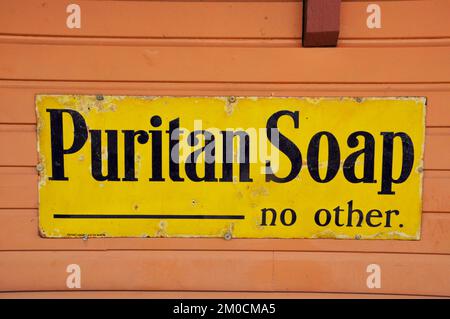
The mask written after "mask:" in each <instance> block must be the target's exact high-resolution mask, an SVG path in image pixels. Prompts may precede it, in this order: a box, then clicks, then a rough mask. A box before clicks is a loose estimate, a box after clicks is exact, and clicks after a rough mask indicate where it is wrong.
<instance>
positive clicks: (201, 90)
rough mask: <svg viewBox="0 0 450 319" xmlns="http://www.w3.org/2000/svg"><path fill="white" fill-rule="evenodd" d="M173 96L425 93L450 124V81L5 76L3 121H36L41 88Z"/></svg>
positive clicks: (430, 117)
mask: <svg viewBox="0 0 450 319" xmlns="http://www.w3.org/2000/svg"><path fill="white" fill-rule="evenodd" d="M42 93H44V94H99V93H101V94H104V95H149V94H151V95H163V96H166V95H169V96H170V95H172V96H200V95H205V96H214V95H215V96H224V95H225V96H227V95H236V96H298V97H302V96H319V97H320V96H331V97H333V96H368V97H370V96H423V97H426V98H427V114H426V125H427V127H432V126H450V104H449V101H450V85H448V84H440V85H436V84H428V85H417V84H409V85H398V84H397V85H386V84H376V85H364V84H358V85H355V84H353V85H345V84H344V85H338V84H322V85H319V84H317V85H311V84H240V83H236V84H207V83H197V84H196V83H191V84H189V83H185V84H179V83H141V84H135V83H105V82H100V83H89V82H84V83H83V82H82V83H80V82H62V83H48V82H39V81H37V82H34V81H33V82H22V81H0V124H33V123H34V124H35V123H36V109H35V108H36V107H35V95H36V94H42Z"/></svg>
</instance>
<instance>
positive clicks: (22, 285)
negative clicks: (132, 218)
mask: <svg viewBox="0 0 450 319" xmlns="http://www.w3.org/2000/svg"><path fill="white" fill-rule="evenodd" d="M69 3H77V4H79V5H80V6H81V21H82V22H81V29H68V28H67V27H66V17H67V15H68V14H67V13H66V6H67V5H68V4H69ZM369 3H377V4H379V5H380V6H381V9H382V28H381V29H368V28H367V27H366V18H367V16H368V14H367V13H366V8H367V5H368V4H369ZM449 13H450V1H448V0H414V1H413V0H401V1H400V0H399V1H388V0H384V1H381V0H380V1H364V0H347V1H346V0H343V2H342V9H341V34H340V39H339V43H338V45H339V47H338V48H314V49H306V48H300V45H301V39H300V37H301V16H302V15H301V2H300V1H296V2H289V1H282V0H277V1H275V0H274V1H254V2H250V1H234V2H230V1H180V2H175V1H170V2H162V1H161V2H160V1H112V0H105V1H94V0H90V1H88V0H73V1H70V2H69V1H63V0H59V1H57V0H20V1H19V0H14V1H13V0H9V1H8V0H0V154H1V156H0V297H23V296H26V297H37V296H39V297H42V296H51V297H55V296H57V297H60V296H61V297H92V296H96V297H98V296H106V297H117V296H120V297H127V296H128V297H200V298H204V297H230V296H234V297H243V296H246V297H248V296H252V297H361V296H363V297H367V296H371V297H380V296H381V297H384V296H388V297H398V296H447V297H449V296H450V256H449V254H450V191H449V188H450V16H449ZM37 93H61V94H99V93H101V94H115V95H117V94H120V95H125V94H129V95H251V96H426V97H427V98H428V106H427V118H426V126H427V129H426V147H425V175H424V191H423V197H424V204H423V210H424V212H423V227H422V240H420V241H417V242H415V241H378V240H377V241H357V240H328V239H319V240H301V239H290V240H275V239H266V240H253V239H233V240H231V241H225V240H223V239H117V238H116V239H88V240H86V241H83V240H81V239H43V238H40V237H39V235H38V229H37V225H38V211H37V209H38V194H37V179H38V176H37V171H36V164H37V159H38V156H37V152H36V115H35V106H34V95H35V94H37ZM375 120H376V119H375ZM403 120H407V119H403ZM73 263H75V264H79V265H80V266H81V270H82V276H81V285H82V288H81V289H74V290H70V289H68V288H67V287H66V277H67V275H68V274H67V273H66V267H67V265H69V264H73ZM372 263H376V264H379V265H380V266H381V270H382V287H381V288H380V289H369V288H368V287H367V286H366V278H367V276H368V273H366V267H367V265H369V264H372ZM125 291H126V292H125Z"/></svg>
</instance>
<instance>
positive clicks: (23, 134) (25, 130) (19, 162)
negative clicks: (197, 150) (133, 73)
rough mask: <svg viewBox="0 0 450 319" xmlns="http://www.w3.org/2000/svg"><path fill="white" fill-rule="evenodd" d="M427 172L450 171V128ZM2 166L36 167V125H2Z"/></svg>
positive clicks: (429, 145) (430, 136)
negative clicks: (431, 170)
mask: <svg viewBox="0 0 450 319" xmlns="http://www.w3.org/2000/svg"><path fill="white" fill-rule="evenodd" d="M425 133H426V136H425V155H424V167H425V169H428V170H430V169H433V170H438V169H441V170H443V169H450V147H448V145H450V128H427V129H426V132H425ZM0 149H1V150H2V152H3V156H2V157H1V158H0V166H34V165H36V164H38V154H37V136H36V126H35V125H1V124H0Z"/></svg>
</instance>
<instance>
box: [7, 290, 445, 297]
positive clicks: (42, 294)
mask: <svg viewBox="0 0 450 319" xmlns="http://www.w3.org/2000/svg"><path fill="white" fill-rule="evenodd" d="M60 298H63V299H86V298H89V299H105V298H106V299H387V298H389V299H419V298H420V299H423V298H425V299H435V298H436V297H434V296H433V297H432V296H421V295H399V294H396V295H387V294H379V293H371V294H361V293H360V294H351V293H326V292H324V293H312V292H220V291H208V292H201V291H198V292H197V291H77V290H72V291H31V292H25V291H15V292H0V299H60ZM442 298H445V297H442Z"/></svg>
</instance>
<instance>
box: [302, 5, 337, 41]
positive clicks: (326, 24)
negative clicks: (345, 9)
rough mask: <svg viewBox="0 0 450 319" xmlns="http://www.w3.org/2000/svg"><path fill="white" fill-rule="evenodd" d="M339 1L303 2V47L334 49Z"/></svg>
mask: <svg viewBox="0 0 450 319" xmlns="http://www.w3.org/2000/svg"><path fill="white" fill-rule="evenodd" d="M340 9H341V0H303V35H302V42H303V46H304V47H335V46H336V45H337V40H338V37H339V21H340V18H339V16H340V11H341V10H340Z"/></svg>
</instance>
